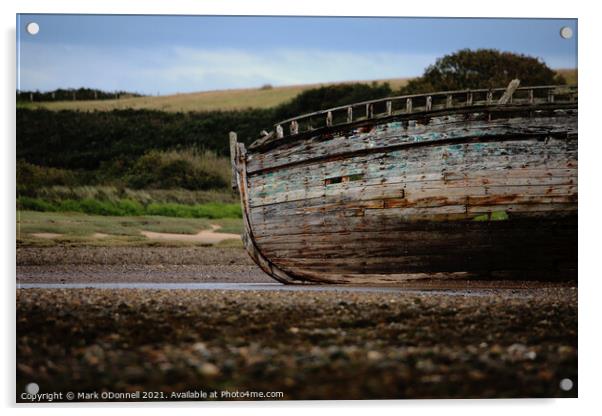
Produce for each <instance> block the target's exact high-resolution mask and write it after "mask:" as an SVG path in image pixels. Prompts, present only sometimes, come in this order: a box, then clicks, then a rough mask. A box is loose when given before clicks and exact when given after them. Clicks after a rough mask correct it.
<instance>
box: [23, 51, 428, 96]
mask: <svg viewBox="0 0 602 416" xmlns="http://www.w3.org/2000/svg"><path fill="white" fill-rule="evenodd" d="M20 52H21V53H20V58H21V61H20V70H19V85H18V86H19V88H20V89H23V90H30V89H40V90H51V89H55V88H59V87H63V88H65V87H73V88H77V87H81V86H85V87H92V88H101V89H104V90H128V91H137V92H141V93H146V94H155V93H157V92H160V93H161V94H168V93H175V92H190V91H202V90H215V89H227V88H244V87H251V88H253V87H258V86H261V85H263V84H266V83H269V84H272V85H290V84H305V83H319V82H332V81H343V80H369V79H382V78H396V77H404V76H414V75H418V74H420V73H421V72H422V70H423V69H424V68H425V67H426V66H427V65H429V64H431V63H432V62H434V60H435V57H434V56H432V55H428V54H404V53H392V52H379V51H373V52H362V53H359V52H349V51H337V50H328V49H269V50H267V49H257V50H253V51H251V50H241V49H233V48H229V49H195V48H184V47H178V46H169V45H164V46H158V47H153V48H148V49H142V48H139V49H135V48H127V49H122V48H115V49H109V48H101V47H95V48H92V47H82V46H73V45H57V44H52V45H50V44H45V45H42V44H36V43H27V42H24V43H22V44H21V51H20Z"/></svg>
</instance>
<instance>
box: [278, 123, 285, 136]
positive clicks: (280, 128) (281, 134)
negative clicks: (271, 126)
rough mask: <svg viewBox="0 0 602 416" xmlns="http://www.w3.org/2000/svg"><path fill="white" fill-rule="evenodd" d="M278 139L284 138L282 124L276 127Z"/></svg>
mask: <svg viewBox="0 0 602 416" xmlns="http://www.w3.org/2000/svg"><path fill="white" fill-rule="evenodd" d="M276 137H277V138H279V139H282V138H283V137H284V129H283V128H282V126H281V125H280V124H278V125H277V126H276Z"/></svg>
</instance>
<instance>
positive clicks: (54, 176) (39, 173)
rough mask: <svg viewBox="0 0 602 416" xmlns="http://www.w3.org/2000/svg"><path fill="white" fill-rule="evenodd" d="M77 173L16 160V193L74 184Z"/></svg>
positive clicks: (28, 192)
mask: <svg viewBox="0 0 602 416" xmlns="http://www.w3.org/2000/svg"><path fill="white" fill-rule="evenodd" d="M77 182H78V180H77V175H76V174H75V173H74V172H73V171H69V170H66V169H58V168H51V167H45V166H37V165H34V164H32V163H28V162H26V161H24V160H18V161H17V193H18V194H23V195H30V196H31V195H32V194H33V193H34V192H35V190H36V189H38V188H41V187H44V186H53V185H75V184H76V183H77Z"/></svg>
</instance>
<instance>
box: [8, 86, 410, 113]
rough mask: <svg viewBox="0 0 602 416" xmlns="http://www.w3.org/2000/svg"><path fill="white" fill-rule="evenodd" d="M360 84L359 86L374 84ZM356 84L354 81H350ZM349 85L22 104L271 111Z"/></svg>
mask: <svg viewBox="0 0 602 416" xmlns="http://www.w3.org/2000/svg"><path fill="white" fill-rule="evenodd" d="M408 79H409V78H394V79H386V80H379V81H378V82H388V83H389V84H390V86H391V89H393V90H396V89H398V88H400V87H402V86H403V85H405V84H406V83H407V81H408ZM371 82H372V81H365V82H362V81H360V82H359V83H366V84H368V83H371ZM349 83H353V82H349ZM333 84H346V83H323V84H305V85H291V86H284V87H262V88H247V89H233V90H221V91H204V92H193V93H187V94H175V95H161V96H147V97H132V98H123V99H118V100H90V101H56V102H43V103H42V102H41V103H35V102H34V103H26V104H21V103H20V104H19V106H20V107H27V108H40V107H41V108H47V109H49V110H81V111H94V110H99V111H110V110H116V109H151V110H160V111H170V112H178V111H181V112H188V111H213V110H242V109H245V108H272V107H276V106H278V105H280V104H283V103H285V102H287V101H289V100H291V99H293V98H294V97H296V96H297V95H298V94H299V93H301V92H303V91H307V90H310V89H312V88H317V87H320V86H322V85H333Z"/></svg>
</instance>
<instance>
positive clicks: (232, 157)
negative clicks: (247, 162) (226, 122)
mask: <svg viewBox="0 0 602 416" xmlns="http://www.w3.org/2000/svg"><path fill="white" fill-rule="evenodd" d="M236 139H237V136H236V133H235V132H233V131H231V132H230V164H231V165H232V178H231V182H230V185H231V186H232V189H236V188H237V186H238V181H237V180H236V164H237V160H236V159H237V154H236V150H237V149H238V146H237V142H236Z"/></svg>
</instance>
